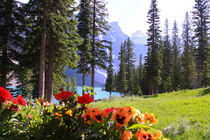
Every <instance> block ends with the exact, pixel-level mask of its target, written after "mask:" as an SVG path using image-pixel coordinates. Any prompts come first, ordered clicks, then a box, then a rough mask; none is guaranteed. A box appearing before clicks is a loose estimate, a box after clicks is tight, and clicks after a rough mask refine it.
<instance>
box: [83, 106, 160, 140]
mask: <svg viewBox="0 0 210 140" xmlns="http://www.w3.org/2000/svg"><path fill="white" fill-rule="evenodd" d="M109 116H110V117H109ZM82 117H83V119H84V123H85V124H90V125H92V126H93V125H96V124H95V122H99V123H102V124H104V125H106V124H105V122H106V123H108V124H109V128H110V129H109V130H108V133H112V132H113V131H114V132H116V133H119V134H120V137H121V140H130V139H131V138H136V139H137V140H162V139H164V137H163V135H162V133H161V132H160V131H159V130H155V129H154V128H152V127H151V126H152V125H153V124H157V123H158V120H157V119H156V118H155V116H154V114H151V115H150V114H148V113H145V114H142V113H141V112H140V111H139V110H137V109H135V108H133V107H123V108H121V107H119V108H117V109H115V108H107V109H104V110H100V109H99V108H91V107H88V108H87V109H86V111H85V114H83V116H82ZM150 130H152V131H150ZM106 131H107V130H106Z"/></svg>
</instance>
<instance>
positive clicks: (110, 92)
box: [109, 90, 112, 99]
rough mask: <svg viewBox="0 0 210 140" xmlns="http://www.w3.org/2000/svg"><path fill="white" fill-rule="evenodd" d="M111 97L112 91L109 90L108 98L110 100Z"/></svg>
mask: <svg viewBox="0 0 210 140" xmlns="http://www.w3.org/2000/svg"><path fill="white" fill-rule="evenodd" d="M111 97H112V91H111V90H110V91H109V98H110V99H111Z"/></svg>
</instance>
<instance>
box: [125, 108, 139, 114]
mask: <svg viewBox="0 0 210 140" xmlns="http://www.w3.org/2000/svg"><path fill="white" fill-rule="evenodd" d="M125 109H127V111H128V113H129V114H130V116H133V115H134V114H136V113H137V111H136V109H135V108H134V107H125Z"/></svg>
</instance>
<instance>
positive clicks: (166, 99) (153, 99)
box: [92, 88, 210, 140]
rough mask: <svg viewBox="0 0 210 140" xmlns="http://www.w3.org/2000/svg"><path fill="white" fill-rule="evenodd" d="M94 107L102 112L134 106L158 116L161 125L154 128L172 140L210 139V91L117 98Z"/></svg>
mask: <svg viewBox="0 0 210 140" xmlns="http://www.w3.org/2000/svg"><path fill="white" fill-rule="evenodd" d="M92 106H93V107H99V108H101V109H104V108H107V107H116V108H117V107H124V106H133V107H135V108H137V109H139V110H140V111H141V112H142V113H145V112H148V113H153V114H155V116H156V118H157V119H158V120H159V123H158V124H157V125H155V126H154V127H155V128H157V129H159V130H161V131H162V132H163V133H164V135H165V136H166V137H168V138H170V139H171V140H201V139H203V140H210V88H205V89H196V90H182V91H178V92H172V93H164V94H159V95H157V96H143V97H125V98H119V97H114V98H112V99H106V100H102V101H97V102H94V103H93V104H92ZM164 128H168V130H165V129H164Z"/></svg>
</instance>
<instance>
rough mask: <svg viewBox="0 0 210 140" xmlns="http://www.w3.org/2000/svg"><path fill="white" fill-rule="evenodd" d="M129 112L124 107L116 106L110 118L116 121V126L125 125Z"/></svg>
mask: <svg viewBox="0 0 210 140" xmlns="http://www.w3.org/2000/svg"><path fill="white" fill-rule="evenodd" d="M130 118H131V117H130V114H129V113H128V110H127V109H126V108H118V109H117V110H116V111H115V112H114V113H113V114H112V119H113V120H115V121H116V126H120V127H122V126H125V125H126V123H127V122H129V120H130Z"/></svg>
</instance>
